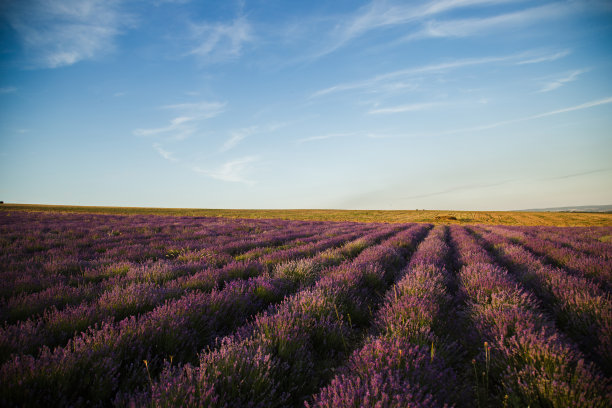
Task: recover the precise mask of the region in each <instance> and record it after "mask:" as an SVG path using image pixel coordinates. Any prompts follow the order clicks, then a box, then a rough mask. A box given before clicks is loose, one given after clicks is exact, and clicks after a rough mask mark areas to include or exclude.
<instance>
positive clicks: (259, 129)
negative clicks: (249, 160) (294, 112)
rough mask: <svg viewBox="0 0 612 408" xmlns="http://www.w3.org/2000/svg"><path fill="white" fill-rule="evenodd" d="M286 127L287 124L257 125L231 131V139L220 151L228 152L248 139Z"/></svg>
mask: <svg viewBox="0 0 612 408" xmlns="http://www.w3.org/2000/svg"><path fill="white" fill-rule="evenodd" d="M286 125H287V124H286V123H272V124H268V125H263V126H261V125H255V126H250V127H245V128H241V129H236V130H231V131H230V132H229V138H228V139H227V140H226V141H225V142H224V143H223V146H221V149H220V151H221V152H226V151H228V150H231V149H233V148H234V147H236V146H237V145H238V144H239V143H240V142H242V141H243V140H244V139H246V138H247V137H250V136H253V135H256V134H261V133H271V132H274V131H276V130H278V129H281V128H283V127H285V126H286Z"/></svg>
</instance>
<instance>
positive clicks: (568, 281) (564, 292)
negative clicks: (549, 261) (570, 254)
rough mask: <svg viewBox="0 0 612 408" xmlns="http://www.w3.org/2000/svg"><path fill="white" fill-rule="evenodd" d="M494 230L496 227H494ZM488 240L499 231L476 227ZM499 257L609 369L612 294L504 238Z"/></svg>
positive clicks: (611, 359)
mask: <svg viewBox="0 0 612 408" xmlns="http://www.w3.org/2000/svg"><path fill="white" fill-rule="evenodd" d="M493 231H496V230H493ZM479 233H482V234H483V238H484V239H485V241H486V242H487V243H489V244H493V243H496V242H499V241H500V240H499V238H500V235H497V234H495V233H487V232H485V231H484V230H479ZM495 247H496V248H497V252H498V254H499V257H500V260H501V261H502V262H503V263H504V264H505V265H506V266H507V267H508V268H509V270H510V271H511V272H513V274H514V275H515V276H516V278H517V279H518V280H519V281H520V282H521V283H522V284H524V285H525V287H527V288H529V289H531V290H532V291H533V292H534V293H535V294H536V295H537V296H538V298H540V299H541V300H542V301H543V304H544V305H545V307H546V308H547V309H548V310H550V312H551V313H552V315H553V316H554V317H555V320H556V322H557V324H558V325H559V326H560V327H562V328H563V329H564V330H565V331H566V333H568V334H569V335H570V336H571V337H572V338H573V339H574V340H576V341H577V343H578V344H579V345H580V346H581V348H582V350H583V352H585V353H587V354H591V355H593V356H594V359H595V360H596V362H598V363H599V365H600V366H601V367H602V368H603V369H604V371H605V372H606V373H607V374H608V375H609V374H611V373H612V296H611V295H610V293H606V292H605V291H603V290H602V289H601V288H600V287H599V286H598V285H597V284H595V283H594V282H591V281H589V280H588V279H586V278H584V277H582V276H575V275H571V274H569V273H567V272H566V271H564V270H562V269H559V268H557V267H554V266H550V265H546V264H545V263H544V262H542V259H540V258H538V257H537V256H535V255H534V254H533V253H531V252H530V251H528V250H527V249H525V248H524V247H522V246H520V245H516V244H513V243H512V242H511V241H509V240H503V239H502V242H501V243H498V244H497V245H496V246H495Z"/></svg>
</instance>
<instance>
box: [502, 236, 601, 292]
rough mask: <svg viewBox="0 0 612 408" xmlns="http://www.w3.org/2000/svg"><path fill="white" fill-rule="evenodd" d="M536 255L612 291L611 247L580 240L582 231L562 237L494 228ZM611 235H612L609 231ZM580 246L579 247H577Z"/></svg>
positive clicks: (592, 241)
mask: <svg viewBox="0 0 612 408" xmlns="http://www.w3.org/2000/svg"><path fill="white" fill-rule="evenodd" d="M494 230H495V232H497V233H499V234H502V235H505V236H507V237H509V238H511V239H513V240H514V241H515V242H517V243H520V244H521V245H523V246H525V248H527V249H529V250H530V251H532V252H534V253H535V254H537V255H540V256H544V257H545V258H546V259H547V260H548V261H549V262H550V263H552V264H553V265H556V266H560V267H562V268H564V269H566V270H568V271H569V272H571V273H573V274H576V275H579V276H585V277H588V278H590V279H593V280H595V281H596V282H597V283H599V284H600V285H602V286H603V287H604V288H605V289H606V290H608V291H610V290H611V289H612V245H611V244H609V243H605V242H601V241H599V240H596V239H590V240H589V239H582V240H580V239H578V238H576V237H575V236H581V235H584V233H581V232H580V230H577V231H576V230H572V229H568V230H564V231H563V233H559V232H558V231H555V232H557V233H554V232H552V231H549V232H548V233H541V232H539V230H537V229H534V228H533V227H531V228H530V227H522V228H520V229H512V230H508V229H507V228H503V227H496V228H494ZM607 231H608V235H609V234H611V233H612V230H611V229H608V230H607ZM576 242H580V244H576Z"/></svg>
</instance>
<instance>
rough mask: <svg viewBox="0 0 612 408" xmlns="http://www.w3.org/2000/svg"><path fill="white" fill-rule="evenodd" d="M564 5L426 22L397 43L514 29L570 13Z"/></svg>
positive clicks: (554, 4) (555, 4)
mask: <svg viewBox="0 0 612 408" xmlns="http://www.w3.org/2000/svg"><path fill="white" fill-rule="evenodd" d="M570 9H571V8H570V7H569V6H568V4H566V3H551V4H546V5H543V6H539V7H532V8H528V9H525V10H520V11H516V12H511V13H505V14H499V15H495V16H486V17H479V18H468V19H448V20H442V21H437V20H427V21H425V22H424V23H423V27H422V28H421V29H420V30H418V31H416V32H415V33H413V34H410V35H408V36H405V37H404V38H402V39H400V40H399V41H400V42H401V41H411V40H417V39H423V38H441V37H468V36H472V35H475V34H481V33H482V32H485V31H490V30H500V29H507V28H515V27H518V26H524V25H528V24H532V23H534V22H536V21H541V20H543V19H551V18H557V17H559V16H562V15H564V14H567V13H568V12H569V11H570Z"/></svg>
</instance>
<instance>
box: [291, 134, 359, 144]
mask: <svg viewBox="0 0 612 408" xmlns="http://www.w3.org/2000/svg"><path fill="white" fill-rule="evenodd" d="M358 135H359V133H328V134H325V135H317V136H309V137H305V138H302V139H298V141H297V142H298V143H308V142H316V141H319V140H327V139H336V138H339V137H351V136H358Z"/></svg>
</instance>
